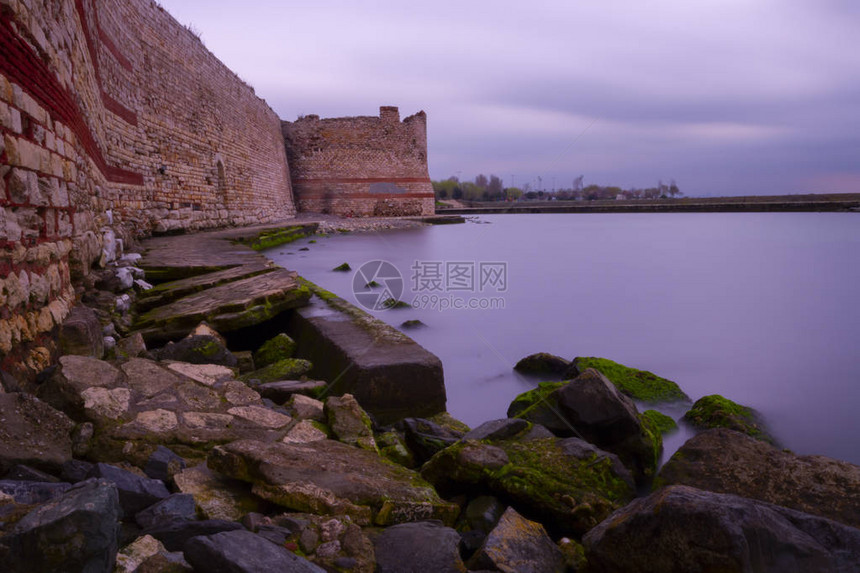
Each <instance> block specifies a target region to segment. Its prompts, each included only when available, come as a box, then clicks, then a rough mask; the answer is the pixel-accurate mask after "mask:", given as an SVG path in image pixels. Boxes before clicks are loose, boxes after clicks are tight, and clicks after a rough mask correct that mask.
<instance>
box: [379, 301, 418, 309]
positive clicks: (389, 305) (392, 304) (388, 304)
mask: <svg viewBox="0 0 860 573" xmlns="http://www.w3.org/2000/svg"><path fill="white" fill-rule="evenodd" d="M382 308H386V309H397V308H412V305H411V304H409V303H408V302H406V301H403V300H397V299H395V298H389V299H386V300H385V301H383V302H382Z"/></svg>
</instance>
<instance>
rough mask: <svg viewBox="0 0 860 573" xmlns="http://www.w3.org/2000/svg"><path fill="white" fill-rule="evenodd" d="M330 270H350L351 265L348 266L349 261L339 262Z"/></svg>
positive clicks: (342, 271)
mask: <svg viewBox="0 0 860 573" xmlns="http://www.w3.org/2000/svg"><path fill="white" fill-rule="evenodd" d="M332 270H333V271H338V272H341V273H345V272H348V271H351V270H352V267H351V266H349V263H341V264H339V265H338V266H336V267H335V268H333V269H332Z"/></svg>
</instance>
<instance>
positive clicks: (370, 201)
mask: <svg viewBox="0 0 860 573" xmlns="http://www.w3.org/2000/svg"><path fill="white" fill-rule="evenodd" d="M282 125H283V131H284V141H285V143H286V147H287V156H288V157H289V165H290V170H291V174H292V183H293V191H294V193H295V197H296V203H297V205H298V208H299V209H300V210H302V211H316V212H321V213H333V214H337V215H343V216H355V217H368V216H400V215H432V214H433V212H434V199H433V187H432V185H431V183H430V177H429V174H428V170H427V116H426V115H425V114H424V112H418V113H417V114H415V115H412V116H410V117H407V118H406V119H404V120H403V121H402V122H401V121H400V114H399V112H398V110H397V108H396V107H382V108H380V114H379V117H344V118H330V119H320V118H319V116H316V115H308V116H305V117H302V118H300V119H298V120H296V121H294V122H287V121H285V122H283V124H282Z"/></svg>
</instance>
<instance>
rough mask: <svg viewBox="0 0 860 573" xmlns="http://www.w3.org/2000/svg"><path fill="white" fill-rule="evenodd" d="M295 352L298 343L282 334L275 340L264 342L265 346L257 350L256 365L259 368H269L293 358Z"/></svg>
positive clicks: (255, 355) (255, 354)
mask: <svg viewBox="0 0 860 573" xmlns="http://www.w3.org/2000/svg"><path fill="white" fill-rule="evenodd" d="M295 351H296V341H295V340H293V339H292V338H290V337H289V335H287V334H285V333H283V332H282V333H280V334H278V335H277V336H275V337H274V338H270V339H269V340H267V341H266V342H264V343H263V345H262V346H260V348H258V349H257V351H256V352H255V353H254V365H255V366H256V367H257V368H263V367H265V366H269V365H270V364H274V363H275V362H279V361H281V360H285V359H287V358H292V357H293V353H294V352H295Z"/></svg>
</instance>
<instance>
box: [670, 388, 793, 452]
mask: <svg viewBox="0 0 860 573" xmlns="http://www.w3.org/2000/svg"><path fill="white" fill-rule="evenodd" d="M684 421H685V422H688V423H689V424H690V425H692V426H694V427H696V428H699V429H711V428H728V429H729V430H734V431H736V432H741V433H742V434H746V435H748V436H750V437H752V438H755V439H757V440H762V441H764V442H769V443H771V444H776V440H774V438H773V437H772V436H771V435H770V433H769V432H768V431H767V429H766V428H765V424H764V422H763V421H762V419H761V415H760V414H759V413H758V412H756V411H755V410H753V409H752V408H748V407H747V406H741V405H740V404H738V403H736V402H732V401H731V400H729V399H728V398H723V397H722V396H720V395H719V394H713V395H711V396H704V397H702V398H699V399H698V400H696V402H695V403H694V404H693V407H692V408H690V409H689V410H688V411H687V413H686V414H684Z"/></svg>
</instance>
